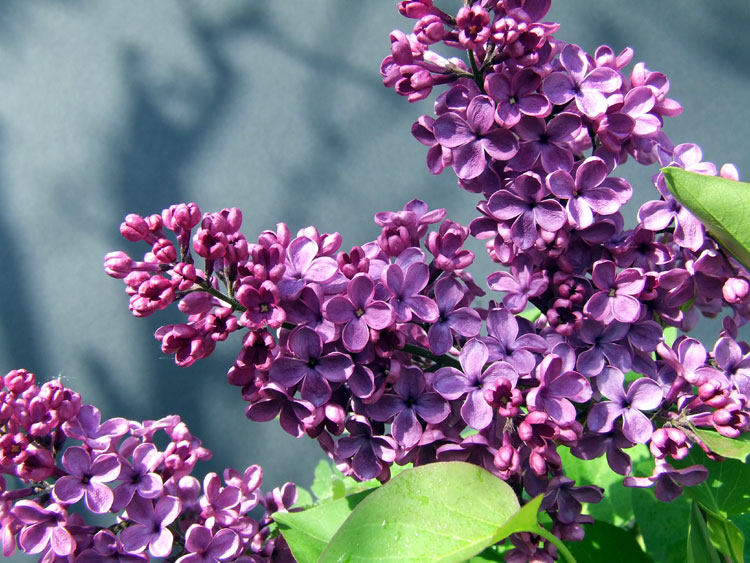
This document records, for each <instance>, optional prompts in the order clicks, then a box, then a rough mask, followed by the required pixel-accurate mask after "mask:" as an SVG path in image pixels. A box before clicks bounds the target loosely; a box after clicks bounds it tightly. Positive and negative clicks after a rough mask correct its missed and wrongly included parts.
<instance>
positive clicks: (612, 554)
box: [567, 521, 654, 563]
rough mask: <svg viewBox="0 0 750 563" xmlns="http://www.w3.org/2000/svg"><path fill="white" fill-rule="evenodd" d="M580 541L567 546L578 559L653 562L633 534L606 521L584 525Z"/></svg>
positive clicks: (622, 562) (621, 562)
mask: <svg viewBox="0 0 750 563" xmlns="http://www.w3.org/2000/svg"><path fill="white" fill-rule="evenodd" d="M585 530H586V537H585V538H583V541H582V542H570V543H568V544H567V545H568V547H569V548H570V551H572V552H573V555H575V557H576V559H578V561H606V562H607V563H653V561H654V560H653V559H651V557H649V556H648V555H646V554H645V553H644V552H643V550H642V549H641V546H640V545H638V542H637V541H636V538H635V536H634V535H633V534H632V533H630V532H628V531H626V530H623V529H622V528H620V527H617V526H613V525H612V524H608V523H607V522H602V521H598V522H594V523H593V524H591V525H587V526H585Z"/></svg>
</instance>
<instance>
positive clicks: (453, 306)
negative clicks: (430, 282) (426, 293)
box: [427, 278, 482, 356]
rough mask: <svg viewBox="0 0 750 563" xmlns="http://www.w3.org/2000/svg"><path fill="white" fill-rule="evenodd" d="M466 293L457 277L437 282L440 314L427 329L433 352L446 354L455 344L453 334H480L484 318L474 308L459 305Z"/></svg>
mask: <svg viewBox="0 0 750 563" xmlns="http://www.w3.org/2000/svg"><path fill="white" fill-rule="evenodd" d="M465 296H466V294H465V293H464V290H463V288H462V287H461V284H460V283H459V282H458V281H457V280H456V279H455V278H442V279H440V280H438V282H437V283H436V284H435V301H436V302H437V306H438V310H439V312H440V316H439V317H438V319H437V320H436V321H435V322H434V323H433V324H432V326H430V329H429V331H427V340H428V342H429V344H430V350H431V351H432V353H433V354H437V355H438V356H439V355H442V354H445V353H446V352H447V351H448V350H450V349H451V347H452V346H453V334H454V333H455V334H459V335H460V336H463V337H465V338H470V337H472V336H476V335H477V334H479V329H480V328H481V326H482V319H481V318H480V317H479V313H477V312H476V311H475V310H474V309H471V308H469V307H459V304H460V303H461V302H462V301H463V299H464V297H465Z"/></svg>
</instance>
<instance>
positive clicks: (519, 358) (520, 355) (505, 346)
mask: <svg viewBox="0 0 750 563" xmlns="http://www.w3.org/2000/svg"><path fill="white" fill-rule="evenodd" d="M518 332H519V328H518V320H517V319H516V317H515V316H514V315H513V314H512V313H511V312H510V311H508V310H507V309H502V308H496V309H491V310H490V311H489V313H488V314H487V334H488V336H487V338H486V339H484V342H485V344H486V345H487V349H488V351H489V354H490V355H489V359H490V361H493V362H494V361H496V360H503V361H506V362H508V363H509V364H510V365H512V366H513V367H514V368H515V370H516V371H517V372H518V374H519V375H528V374H530V373H531V372H532V371H533V370H534V368H535V367H536V363H537V360H536V356H535V355H534V354H535V353H536V354H541V353H542V352H544V351H545V350H546V349H547V341H546V340H544V338H542V337H541V336H539V335H538V334H534V333H531V332H529V333H526V334H521V335H519V334H518Z"/></svg>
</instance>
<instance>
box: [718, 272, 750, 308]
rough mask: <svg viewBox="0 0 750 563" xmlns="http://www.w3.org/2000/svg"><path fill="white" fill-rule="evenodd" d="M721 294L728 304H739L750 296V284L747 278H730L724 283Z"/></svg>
mask: <svg viewBox="0 0 750 563" xmlns="http://www.w3.org/2000/svg"><path fill="white" fill-rule="evenodd" d="M721 293H722V294H723V295H724V299H725V300H726V302H727V303H739V302H740V301H742V300H744V299H747V296H748V294H750V282H748V280H746V279H745V278H729V279H728V280H727V281H726V282H724V286H723V287H722V288H721Z"/></svg>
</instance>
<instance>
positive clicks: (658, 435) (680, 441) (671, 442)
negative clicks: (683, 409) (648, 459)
mask: <svg viewBox="0 0 750 563" xmlns="http://www.w3.org/2000/svg"><path fill="white" fill-rule="evenodd" d="M648 447H649V449H650V450H651V454H652V455H653V456H654V458H656V459H663V458H665V457H667V456H668V455H670V456H672V457H673V458H674V459H682V458H684V457H685V456H687V455H688V452H689V451H690V446H689V445H688V440H687V436H686V435H685V433H684V432H683V431H682V430H680V429H679V428H668V427H665V428H658V429H656V430H655V431H654V433H653V434H652V435H651V442H650V443H649V445H648Z"/></svg>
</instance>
